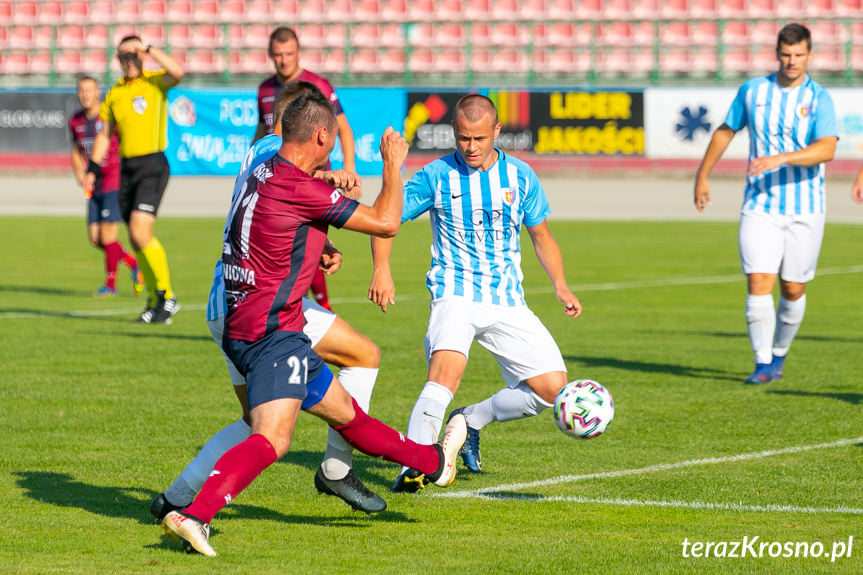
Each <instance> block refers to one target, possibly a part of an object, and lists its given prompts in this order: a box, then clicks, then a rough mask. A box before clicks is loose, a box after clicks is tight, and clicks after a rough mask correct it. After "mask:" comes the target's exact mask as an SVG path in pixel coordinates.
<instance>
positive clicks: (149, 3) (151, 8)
mask: <svg viewBox="0 0 863 575" xmlns="http://www.w3.org/2000/svg"><path fill="white" fill-rule="evenodd" d="M167 15H168V6H167V5H166V4H165V0H144V3H143V5H142V6H141V18H142V19H143V20H144V21H145V22H164V21H165V18H166V17H167Z"/></svg>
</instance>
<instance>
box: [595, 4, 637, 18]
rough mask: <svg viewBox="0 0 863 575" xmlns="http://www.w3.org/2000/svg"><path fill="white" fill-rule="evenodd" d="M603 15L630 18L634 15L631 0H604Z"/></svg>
mask: <svg viewBox="0 0 863 575" xmlns="http://www.w3.org/2000/svg"><path fill="white" fill-rule="evenodd" d="M602 15H603V16H604V17H607V18H629V17H631V16H632V3H631V2H630V0H604V1H603V2H602Z"/></svg>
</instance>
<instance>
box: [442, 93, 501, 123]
mask: <svg viewBox="0 0 863 575" xmlns="http://www.w3.org/2000/svg"><path fill="white" fill-rule="evenodd" d="M487 112H491V114H492V117H493V118H494V123H495V124H497V107H496V106H495V105H494V102H493V101H492V100H491V98H489V97H488V96H483V95H482V94H468V95H467V96H462V97H461V98H459V101H458V102H456V104H455V108H453V111H452V122H453V125H455V122H456V118H457V117H458V116H459V115H462V116H464V117H465V118H466V119H468V120H470V121H471V122H476V121H477V120H479V119H480V118H482V116H483V114H485V113H487Z"/></svg>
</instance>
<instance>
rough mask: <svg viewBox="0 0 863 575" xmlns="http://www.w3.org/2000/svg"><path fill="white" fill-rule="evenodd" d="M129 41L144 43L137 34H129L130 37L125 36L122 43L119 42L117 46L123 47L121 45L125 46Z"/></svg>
mask: <svg viewBox="0 0 863 575" xmlns="http://www.w3.org/2000/svg"><path fill="white" fill-rule="evenodd" d="M129 40H137V41H138V42H141V41H142V40H141V37H140V36H138V35H137V34H129V35H128V36H123V37H122V38H121V39H120V41H119V42H117V46H119V45H121V44H124V43H126V42H128V41H129Z"/></svg>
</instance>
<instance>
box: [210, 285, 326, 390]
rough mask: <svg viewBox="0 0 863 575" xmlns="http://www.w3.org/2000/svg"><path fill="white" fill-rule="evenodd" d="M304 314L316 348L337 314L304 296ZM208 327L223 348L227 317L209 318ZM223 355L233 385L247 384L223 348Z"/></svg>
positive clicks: (304, 330) (306, 327)
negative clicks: (223, 334)
mask: <svg viewBox="0 0 863 575" xmlns="http://www.w3.org/2000/svg"><path fill="white" fill-rule="evenodd" d="M303 315H304V316H305V318H306V325H305V326H304V327H303V333H305V334H306V335H307V336H308V337H309V339H310V340H311V341H312V347H313V348H314V347H315V346H316V345H318V342H320V341H321V339H322V338H323V337H324V334H326V333H327V331H329V329H330V326H332V325H333V322H334V321H336V314H334V313H333V312H331V311H327V310H326V309H324V308H322V307H321V306H320V305H318V303H317V302H316V301H314V300H311V299H309V298H307V297H304V298H303ZM207 327H208V328H210V335H212V336H213V340H214V341H215V342H216V344H217V345H218V346H219V349H220V350H221V349H222V333H223V332H224V331H225V318H224V317H217V318H216V319H211V320H208V321H207ZM222 355H223V356H224V357H225V361H226V362H227V364H228V374H229V375H230V376H231V385H234V386H237V385H246V378H245V377H243V374H241V373H240V372H239V371H238V370H237V368H236V367H235V366H234V362H233V361H231V360H230V359H228V356H227V355H225V352H224V350H222Z"/></svg>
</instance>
